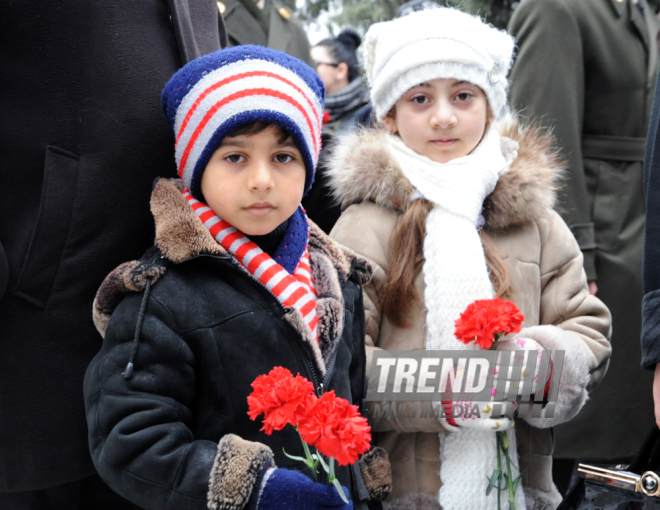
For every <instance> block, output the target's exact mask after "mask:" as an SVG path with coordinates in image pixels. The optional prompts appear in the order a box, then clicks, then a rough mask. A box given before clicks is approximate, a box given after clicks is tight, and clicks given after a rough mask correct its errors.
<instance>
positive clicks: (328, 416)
mask: <svg viewBox="0 0 660 510" xmlns="http://www.w3.org/2000/svg"><path fill="white" fill-rule="evenodd" d="M370 430H371V427H370V426H369V425H368V424H367V420H366V418H364V417H363V416H361V415H360V413H359V412H358V408H357V406H353V405H351V404H350V403H349V402H348V400H346V399H343V398H339V397H337V396H335V392H334V391H329V392H327V393H325V394H324V395H323V396H322V397H321V398H319V399H317V400H316V403H315V404H314V406H313V407H312V408H311V409H309V411H308V413H307V417H306V418H305V419H303V420H302V421H301V422H300V424H299V426H298V431H299V432H300V435H301V437H302V439H303V441H305V442H306V443H308V444H310V445H312V446H314V447H316V449H317V450H318V451H319V452H320V453H322V454H323V455H325V456H326V457H334V458H335V460H336V461H337V463H338V464H339V465H340V466H346V465H348V464H353V463H354V462H355V461H356V460H357V459H358V457H359V456H360V455H362V454H363V453H364V452H366V451H367V450H368V449H369V446H370V444H371V433H370Z"/></svg>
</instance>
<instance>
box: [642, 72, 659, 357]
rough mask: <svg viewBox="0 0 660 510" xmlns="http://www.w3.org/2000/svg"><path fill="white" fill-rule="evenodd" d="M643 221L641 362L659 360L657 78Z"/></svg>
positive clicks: (645, 178)
mask: <svg viewBox="0 0 660 510" xmlns="http://www.w3.org/2000/svg"><path fill="white" fill-rule="evenodd" d="M644 193H645V194H646V225H645V230H646V231H645V238H644V262H643V265H644V293H645V295H644V301H643V304H642V366H643V367H644V368H649V369H655V365H656V364H657V363H660V82H656V89H655V98H654V100H653V111H652V113H651V120H650V123H649V132H648V138H647V139H646V155H645V157H644Z"/></svg>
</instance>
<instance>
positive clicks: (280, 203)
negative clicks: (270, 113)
mask: <svg viewBox="0 0 660 510" xmlns="http://www.w3.org/2000/svg"><path fill="white" fill-rule="evenodd" d="M280 141H281V135H280V134H279V131H278V129H277V128H276V127H275V126H269V127H268V128H266V129H265V130H264V131H262V132H260V133H257V134H253V135H239V136H235V137H226V138H225V139H224V140H223V141H222V144H220V147H218V149H217V150H216V151H215V152H214V153H213V156H211V159H210V160H209V163H208V165H206V169H205V170H204V174H203V175H202V185H201V188H202V193H203V194H204V198H205V199H206V203H207V204H208V206H209V207H210V208H211V209H213V211H214V212H215V213H216V214H217V215H218V216H220V217H221V218H222V219H223V220H225V221H227V222H229V223H231V224H232V225H233V226H234V227H236V228H237V229H238V230H240V231H241V232H243V233H245V234H247V235H264V234H268V233H269V232H272V231H273V230H275V228H277V226H278V225H280V224H281V223H283V222H284V221H285V220H286V219H288V218H289V217H290V216H291V215H292V214H293V213H294V212H295V211H296V209H297V208H298V206H299V205H300V200H301V199H302V196H303V191H304V188H305V175H306V173H305V164H304V163H303V159H302V156H301V154H300V151H299V150H298V148H297V147H296V146H295V144H294V143H293V139H291V138H288V139H287V140H285V141H284V142H282V143H280Z"/></svg>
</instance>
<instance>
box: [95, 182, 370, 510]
mask: <svg viewBox="0 0 660 510" xmlns="http://www.w3.org/2000/svg"><path fill="white" fill-rule="evenodd" d="M177 182H178V181H177ZM151 206H152V211H153V213H154V217H155V219H156V232H157V248H158V250H153V253H152V254H151V255H150V256H148V257H147V258H146V259H143V261H140V262H130V263H127V264H123V265H122V266H120V267H119V268H117V270H115V271H114V272H113V273H112V274H111V275H109V277H108V278H106V281H105V282H104V285H103V286H102V287H101V289H100V290H99V293H98V294H97V299H96V302H95V321H96V324H97V327H98V328H99V330H100V331H101V332H102V333H103V332H104V331H105V339H104V342H103V348H102V349H101V352H100V353H99V354H98V355H97V356H96V357H95V358H94V360H93V361H92V363H91V365H90V366H89V369H88V371H87V374H86V377H85V402H86V406H87V420H88V424H89V429H90V430H89V438H90V447H91V451H92V458H93V459H94V463H95V465H96V467H97V469H98V471H99V473H100V474H101V476H102V477H103V478H104V480H105V481H106V482H107V483H108V484H109V485H110V486H111V487H112V488H114V489H115V490H116V491H117V492H118V493H120V494H121V495H123V496H124V497H126V498H128V499H130V500H132V501H134V502H136V503H137V504H139V505H141V506H144V507H145V508H154V509H156V508H158V509H169V508H182V507H184V506H185V508H189V509H193V508H199V509H202V508H206V507H207V502H208V504H209V505H211V508H236V509H239V508H243V506H244V505H245V503H246V502H247V500H248V498H249V497H250V494H251V492H252V489H253V486H254V484H255V482H256V481H257V480H258V477H259V475H260V473H261V470H262V469H263V467H264V466H265V464H266V463H267V462H268V461H271V462H272V461H273V459H274V462H275V463H276V464H277V466H279V467H286V466H295V467H298V466H300V463H299V462H297V461H291V460H289V459H287V458H286V457H285V456H284V454H283V449H285V450H286V451H287V453H289V454H293V455H299V456H300V455H304V453H303V452H302V447H301V443H300V439H299V436H298V435H297V433H296V432H295V430H294V429H293V428H292V427H290V426H287V427H286V428H285V429H284V430H282V431H276V432H274V433H273V434H272V435H271V436H266V435H265V434H264V433H263V432H260V431H259V429H260V428H261V426H262V421H261V419H260V418H259V419H257V420H256V421H251V420H250V419H249V418H248V415H247V411H248V406H247V396H248V395H249V394H250V393H251V391H252V388H251V386H250V384H251V383H252V382H253V381H254V380H255V379H256V378H257V377H258V376H259V375H261V374H266V373H268V372H269V371H270V370H271V369H272V368H273V367H275V366H283V367H286V368H288V369H289V370H291V372H292V373H293V374H297V373H300V374H301V375H303V376H304V377H306V378H307V379H309V380H310V381H312V382H314V385H315V387H316V388H320V385H321V384H323V389H324V390H326V391H328V390H334V391H335V392H336V394H337V395H339V396H341V397H344V398H347V399H348V400H350V401H351V402H352V403H353V404H361V403H362V398H363V397H364V384H365V383H364V381H365V363H366V354H365V347H364V335H365V322H364V310H363V304H362V292H361V284H362V282H366V281H367V280H368V279H369V278H370V276H371V268H370V266H369V264H368V262H367V261H366V260H365V259H362V258H360V257H357V256H355V255H353V254H352V253H351V252H350V251H349V250H347V249H345V248H342V247H340V246H339V245H337V244H336V243H334V242H333V241H331V240H330V239H329V238H328V237H327V236H326V235H325V234H324V233H323V232H322V231H321V230H320V229H319V228H318V227H316V226H315V225H313V224H312V225H311V226H310V245H309V253H310V262H311V267H312V275H313V278H314V282H315V287H316V290H317V294H318V300H317V307H316V309H317V314H318V319H319V343H318V344H317V342H316V341H315V339H314V338H313V337H312V336H311V332H309V329H308V328H307V327H306V325H305V324H304V323H303V321H302V316H300V313H299V312H298V311H297V310H295V309H285V308H283V307H282V306H281V305H280V304H279V302H278V301H277V300H276V299H275V298H274V297H273V296H272V295H271V294H270V293H269V292H268V291H267V290H266V289H265V288H263V287H262V286H261V285H260V284H259V283H258V282H256V281H255V280H254V279H253V278H252V277H251V276H250V275H249V274H248V273H247V272H245V271H244V270H243V269H241V268H240V267H239V266H238V265H237V263H236V262H235V261H234V259H233V258H231V257H230V256H229V255H228V254H227V253H226V252H225V251H224V249H223V248H222V247H221V246H220V245H219V244H218V243H216V242H215V241H214V240H213V238H212V236H211V235H210V233H209V232H208V230H206V228H205V227H204V226H203V225H202V222H201V221H200V220H199V219H198V218H197V216H196V215H195V213H194V212H193V211H192V209H191V208H190V207H189V206H188V204H187V203H186V201H185V199H184V198H183V196H182V195H181V192H180V189H179V187H178V183H173V182H171V181H168V180H165V179H161V180H159V181H158V182H157V183H156V186H155V189H154V192H153V195H152V202H151ZM164 263H166V264H167V265H168V266H169V267H167V268H165V267H164V266H163V264H164ZM161 275H162V276H161ZM147 279H151V280H152V281H154V282H155V281H156V280H157V283H155V284H154V286H153V288H152V289H151V292H150V294H149V296H148V298H147V299H146V300H145V301H146V309H145V314H144V321H143V323H142V327H141V332H140V333H139V340H138V342H137V343H134V342H133V338H134V334H135V331H136V323H137V321H138V314H139V310H140V306H141V303H142V302H143V296H144V293H142V292H131V291H136V290H141V289H142V288H144V287H145V284H146V281H147ZM127 292H129V293H130V295H128V296H127V297H126V298H125V299H124V300H123V301H121V303H119V304H118V305H117V301H118V300H120V299H121V298H122V296H123V295H125V294H126V293H127ZM115 306H116V308H115ZM113 310H114V311H113ZM110 314H112V318H111V319H109V316H110ZM108 319H109V322H108ZM106 325H107V330H106ZM135 346H137V351H136V356H135V360H134V366H135V369H134V373H133V375H132V376H131V377H130V378H126V377H125V376H124V375H123V371H124V368H125V367H126V364H127V362H128V360H129V357H130V356H131V352H132V350H133V349H134V348H135ZM330 367H332V368H330ZM348 374H350V378H349V377H348ZM238 436H240V437H238ZM218 443H219V444H218ZM266 445H268V446H266ZM338 478H339V480H340V481H341V483H342V485H344V486H346V487H349V488H350V489H351V492H352V495H353V498H354V499H355V500H359V499H360V497H359V495H358V485H357V483H356V482H358V480H357V479H358V478H360V480H361V477H360V474H359V469H358V466H357V465H356V466H355V468H354V469H351V468H348V467H346V468H341V469H340V470H339V474H338ZM365 478H367V477H365ZM359 483H361V481H360V482H359ZM378 483H380V482H377V483H376V485H378ZM372 486H374V485H373V484H372ZM372 492H373V491H372ZM363 495H365V491H363ZM207 499H208V501H207ZM356 508H358V507H357V506H356Z"/></svg>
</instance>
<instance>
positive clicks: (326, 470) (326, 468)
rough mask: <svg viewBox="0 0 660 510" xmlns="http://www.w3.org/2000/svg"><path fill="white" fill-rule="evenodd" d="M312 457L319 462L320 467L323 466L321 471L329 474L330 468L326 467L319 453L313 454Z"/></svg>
mask: <svg viewBox="0 0 660 510" xmlns="http://www.w3.org/2000/svg"><path fill="white" fill-rule="evenodd" d="M314 456H315V457H316V458H317V459H318V460H319V462H320V463H321V466H323V470H324V471H325V472H326V473H328V474H329V473H330V468H329V467H328V465H327V464H326V463H325V461H324V460H323V455H321V454H320V453H315V454H314Z"/></svg>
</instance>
